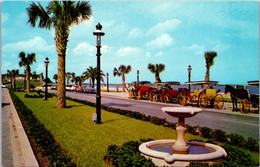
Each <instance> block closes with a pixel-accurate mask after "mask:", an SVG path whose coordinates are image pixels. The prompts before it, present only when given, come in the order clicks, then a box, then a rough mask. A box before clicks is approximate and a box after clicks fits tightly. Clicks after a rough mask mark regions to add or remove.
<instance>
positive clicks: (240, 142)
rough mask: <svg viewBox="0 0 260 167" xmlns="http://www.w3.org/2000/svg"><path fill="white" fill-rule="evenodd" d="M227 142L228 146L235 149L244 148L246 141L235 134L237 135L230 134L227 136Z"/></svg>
mask: <svg viewBox="0 0 260 167" xmlns="http://www.w3.org/2000/svg"><path fill="white" fill-rule="evenodd" d="M228 137H229V141H228V144H230V145H234V146H237V147H242V148H244V147H245V145H246V140H245V138H244V137H243V136H241V135H239V134H237V133H231V134H229V135H228Z"/></svg>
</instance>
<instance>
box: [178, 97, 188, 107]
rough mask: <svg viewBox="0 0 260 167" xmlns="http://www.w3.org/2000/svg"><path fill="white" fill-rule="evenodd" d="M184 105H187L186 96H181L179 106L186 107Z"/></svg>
mask: <svg viewBox="0 0 260 167" xmlns="http://www.w3.org/2000/svg"><path fill="white" fill-rule="evenodd" d="M186 103H187V96H185V95H184V96H181V102H180V104H181V105H183V106H185V105H186Z"/></svg>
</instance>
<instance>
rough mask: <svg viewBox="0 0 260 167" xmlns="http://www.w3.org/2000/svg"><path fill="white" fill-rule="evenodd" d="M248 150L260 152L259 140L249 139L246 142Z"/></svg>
mask: <svg viewBox="0 0 260 167" xmlns="http://www.w3.org/2000/svg"><path fill="white" fill-rule="evenodd" d="M246 149H247V150H250V151H258V152H259V140H256V139H254V138H252V137H248V138H247V141H246Z"/></svg>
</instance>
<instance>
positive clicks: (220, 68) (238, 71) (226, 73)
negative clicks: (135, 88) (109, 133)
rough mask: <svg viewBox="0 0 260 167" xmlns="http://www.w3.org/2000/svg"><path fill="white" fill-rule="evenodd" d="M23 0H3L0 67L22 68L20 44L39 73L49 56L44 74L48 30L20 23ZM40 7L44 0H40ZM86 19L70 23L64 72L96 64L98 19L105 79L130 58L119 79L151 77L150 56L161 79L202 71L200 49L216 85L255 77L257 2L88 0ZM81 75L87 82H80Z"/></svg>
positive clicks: (50, 45) (51, 50)
mask: <svg viewBox="0 0 260 167" xmlns="http://www.w3.org/2000/svg"><path fill="white" fill-rule="evenodd" d="M30 3H31V2H30V1H2V3H1V33H2V34H1V51H2V53H1V57H2V62H1V63H2V73H6V71H7V70H10V69H19V70H20V73H23V71H24V67H22V68H20V67H19V65H18V62H19V58H18V55H19V53H20V52H21V51H25V52H26V53H35V54H36V55H37V56H36V59H37V60H36V61H37V62H36V63H34V64H33V65H32V66H31V68H32V71H36V72H37V73H45V72H44V71H45V67H44V59H45V58H46V57H49V59H50V65H49V76H50V78H51V79H52V77H53V75H54V74H56V73H57V64H58V63H57V59H58V58H57V53H56V48H55V43H54V29H51V30H47V29H40V28H38V27H36V28H33V27H31V26H30V25H29V24H27V20H28V16H27V13H26V8H27V7H29V4H30ZM41 4H42V5H43V6H44V7H45V6H46V5H47V4H48V2H46V1H45V2H43V1H42V2H41ZM90 4H91V5H92V10H93V14H92V18H91V20H90V21H86V22H83V23H81V24H79V25H74V26H72V27H71V29H70V36H69V43H68V49H67V56H66V72H75V73H76V75H81V74H82V72H84V71H86V69H87V68H88V67H89V66H93V67H95V66H96V47H95V43H96V37H95V36H94V35H93V31H95V26H96V24H97V23H98V22H100V23H101V24H102V26H103V31H104V32H105V36H104V37H102V45H103V47H102V57H101V69H102V70H103V71H104V73H109V74H110V75H109V81H110V83H121V78H120V77H114V76H113V69H114V67H117V68H118V67H119V66H120V65H121V64H123V65H131V66H132V71H131V72H130V73H129V74H127V75H126V82H128V83H130V82H132V81H135V80H136V71H137V70H139V71H140V80H146V81H147V80H148V81H151V82H155V77H154V74H152V73H151V72H150V71H149V70H148V69H147V65H148V64H149V63H153V64H155V63H158V64H159V63H162V64H164V65H165V67H166V68H165V71H164V72H162V73H161V75H160V77H161V80H162V81H179V82H181V83H184V82H186V81H187V80H188V72H187V67H188V65H191V66H192V73H191V80H192V81H199V80H204V78H205V72H206V67H205V58H204V52H205V51H209V50H213V51H216V52H217V53H218V56H217V57H216V58H215V65H213V66H212V68H211V69H210V80H216V81H219V83H220V84H247V81H251V80H259V3H258V2H257V1H93V2H92V1H91V2H90ZM86 82H88V81H86Z"/></svg>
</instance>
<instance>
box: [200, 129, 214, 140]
mask: <svg viewBox="0 0 260 167" xmlns="http://www.w3.org/2000/svg"><path fill="white" fill-rule="evenodd" d="M199 130H200V133H201V136H202V137H204V138H208V139H211V138H212V129H211V128H208V127H200V128H199Z"/></svg>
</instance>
